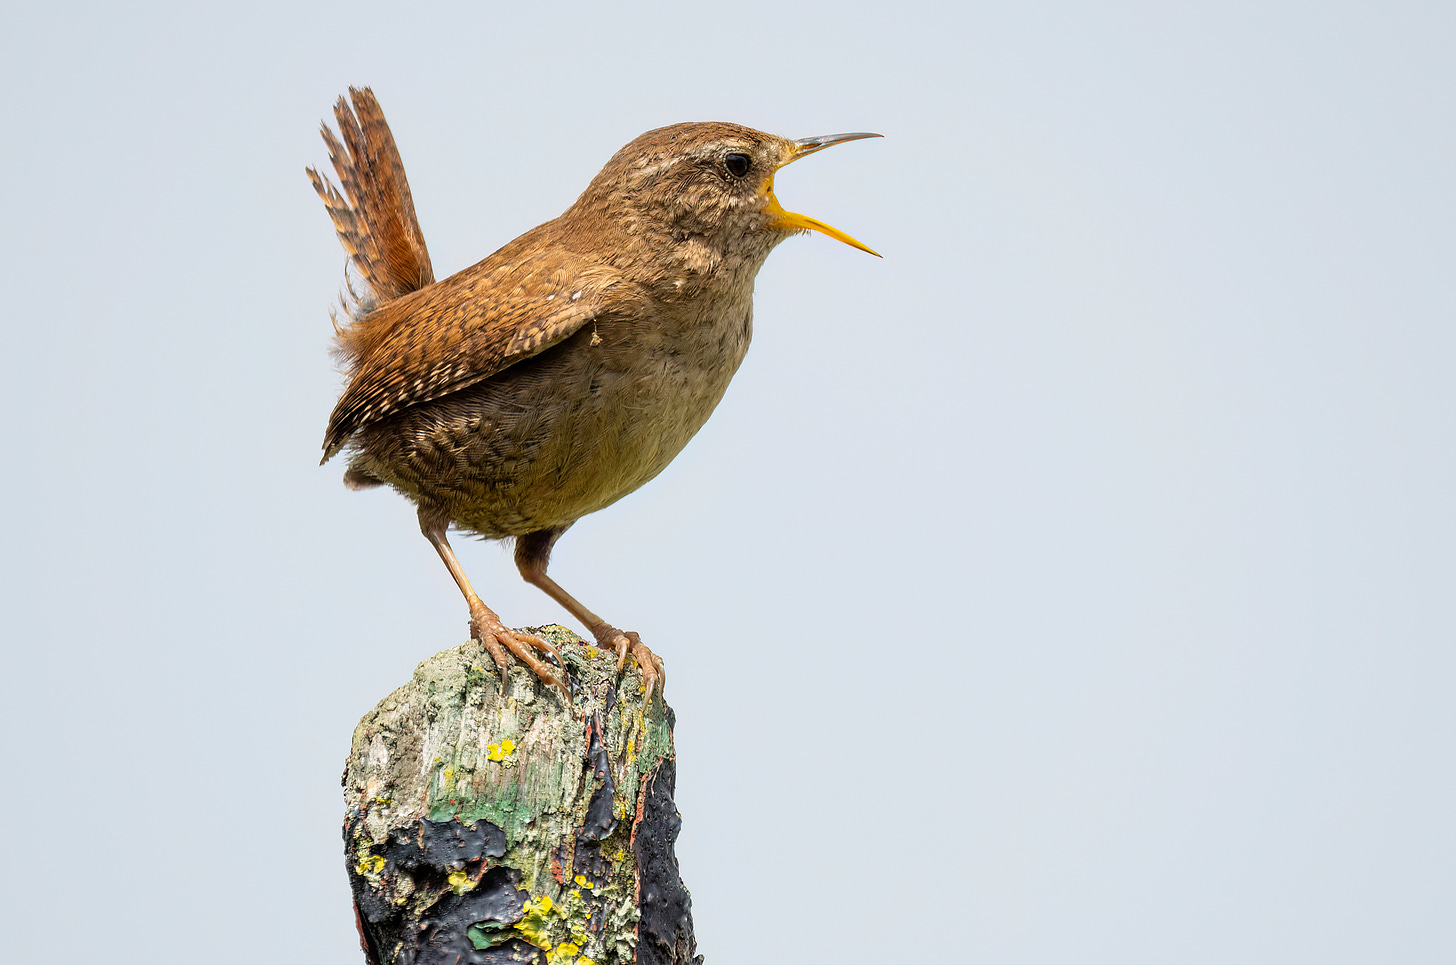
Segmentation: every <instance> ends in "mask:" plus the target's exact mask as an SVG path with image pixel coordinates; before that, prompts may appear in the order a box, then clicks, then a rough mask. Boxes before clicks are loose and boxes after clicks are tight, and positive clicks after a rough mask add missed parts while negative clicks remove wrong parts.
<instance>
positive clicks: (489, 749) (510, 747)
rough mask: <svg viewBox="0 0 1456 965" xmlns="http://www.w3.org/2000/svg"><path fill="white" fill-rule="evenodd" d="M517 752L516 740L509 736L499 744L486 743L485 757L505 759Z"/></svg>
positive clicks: (498, 759)
mask: <svg viewBox="0 0 1456 965" xmlns="http://www.w3.org/2000/svg"><path fill="white" fill-rule="evenodd" d="M515 752H516V742H515V741H513V740H511V739H510V738H509V737H507V738H506V739H505V740H503V741H501V742H500V743H499V744H486V745H485V757H486V759H487V760H491V761H503V760H505V759H506V758H507V757H510V756H511V755H512V754H514V753H515Z"/></svg>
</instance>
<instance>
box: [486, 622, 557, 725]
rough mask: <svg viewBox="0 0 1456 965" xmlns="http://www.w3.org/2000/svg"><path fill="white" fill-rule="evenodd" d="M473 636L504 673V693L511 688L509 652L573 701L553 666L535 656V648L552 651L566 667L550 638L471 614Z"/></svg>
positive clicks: (552, 654)
mask: <svg viewBox="0 0 1456 965" xmlns="http://www.w3.org/2000/svg"><path fill="white" fill-rule="evenodd" d="M470 635H471V637H473V638H474V639H476V640H479V641H480V645H481V646H482V647H484V648H485V650H486V652H487V653H489V654H490V656H491V659H492V660H494V661H495V665H496V668H497V669H498V670H500V675H501V695H502V696H504V695H505V694H506V692H507V691H508V690H509V685H510V672H511V661H510V658H509V657H507V656H506V652H507V651H509V652H510V653H511V654H512V655H514V656H515V658H516V659H517V660H519V661H521V663H523V664H525V665H526V666H527V667H529V668H530V670H531V672H532V673H534V674H535V675H536V677H537V679H538V680H540V681H541V682H542V683H544V684H548V685H551V686H554V687H556V688H558V689H559V690H560V691H561V694H562V696H564V697H565V698H566V702H567V703H568V704H570V703H571V691H570V690H568V689H567V687H566V685H565V684H564V683H562V682H561V681H560V680H559V679H558V678H557V676H556V674H555V673H553V672H552V668H551V667H549V666H548V665H547V664H546V663H545V662H543V661H542V660H541V659H540V658H538V657H537V656H536V653H535V651H537V650H539V651H541V652H542V653H549V654H551V656H552V657H553V658H555V660H556V665H557V666H558V667H561V668H563V670H564V669H565V667H566V661H564V660H562V659H561V654H560V653H559V652H557V650H556V648H555V647H554V646H552V645H551V642H550V641H549V640H546V639H544V638H542V637H538V636H536V635H535V634H534V633H522V632H521V631H519V630H512V629H509V628H508V627H506V626H504V625H503V624H501V622H500V621H499V620H493V619H489V618H485V619H478V618H474V617H472V618H471V620H470Z"/></svg>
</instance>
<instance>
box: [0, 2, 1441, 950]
mask: <svg viewBox="0 0 1456 965" xmlns="http://www.w3.org/2000/svg"><path fill="white" fill-rule="evenodd" d="M3 22H4V25H3V29H0V80H3V84H4V93H3V95H0V140H3V147H0V164H3V171H0V174H3V190H0V265H3V266H4V267H3V279H0V285H3V296H0V306H3V307H0V312H3V323H4V329H3V331H4V342H3V347H0V354H3V359H4V373H5V375H4V379H3V380H0V393H3V404H4V408H5V429H4V440H5V446H4V449H3V453H4V455H3V460H4V461H3V470H4V471H3V482H0V486H3V496H4V507H5V517H4V518H5V524H4V532H5V545H6V552H5V553H4V563H3V564H0V566H3V567H4V576H3V581H0V586H3V590H0V592H3V595H4V599H3V607H0V613H3V617H0V619H3V621H4V622H3V627H4V629H3V636H4V644H3V646H4V668H3V676H4V693H5V696H4V700H3V701H0V714H3V720H0V725H3V727H4V738H3V740H4V758H3V767H4V774H5V793H4V795H3V797H4V811H3V814H0V817H3V822H4V823H3V826H4V828H5V831H6V845H5V862H4V863H5V867H6V871H5V873H4V876H3V882H0V890H3V892H4V896H3V900H0V907H3V908H4V912H3V915H4V917H5V918H6V919H7V921H8V926H7V937H6V939H5V946H6V952H5V956H4V957H5V958H6V959H7V960H9V961H14V962H42V961H106V962H109V963H133V962H137V963H141V962H146V963H153V962H194V961H199V960H206V961H209V962H216V963H234V962H236V963H243V962H249V963H251V962H294V961H297V962H310V963H314V965H323V963H357V962H359V961H360V960H361V958H360V955H359V952H358V950H357V946H356V942H355V937H354V926H353V921H352V915H351V912H350V908H349V903H348V893H347V886H346V882H345V877H344V873H343V869H342V858H341V845H340V840H339V830H338V828H339V821H340V818H341V810H342V809H341V803H340V798H339V791H338V775H339V772H340V770H341V763H342V759H343V757H344V754H345V753H346V751H347V749H348V745H349V737H350V733H351V730H352V728H353V726H354V723H355V722H356V721H357V720H358V718H359V717H360V716H361V715H362V714H363V713H364V712H365V711H367V710H368V709H369V708H370V707H371V706H372V705H373V704H374V702H375V701H376V700H378V699H379V698H381V697H383V696H384V695H385V694H386V693H388V692H389V691H390V690H391V689H393V688H394V687H395V686H396V685H398V684H399V683H401V682H403V681H404V680H405V679H407V677H408V676H409V674H410V672H411V671H412V669H413V667H414V665H415V664H416V662H418V661H419V660H421V659H423V658H425V657H426V656H428V655H429V654H431V653H433V652H435V651H437V650H440V649H444V648H445V647H448V646H452V645H454V644H456V643H458V642H460V641H461V640H462V639H463V638H464V631H465V621H466V612H465V607H464V606H463V604H462V602H461V600H460V597H459V595H458V593H457V592H456V590H455V588H454V586H453V585H452V584H451V582H450V580H449V578H448V576H447V574H446V573H445V570H444V569H443V567H441V566H440V564H439V562H438V560H437V559H436V557H435V555H434V553H433V551H432V550H431V549H430V547H429V545H428V544H427V543H426V542H425V540H424V539H423V538H421V537H420V535H419V533H418V531H417V529H416V526H415V522H414V519H413V513H412V511H411V508H410V506H409V505H408V504H407V503H406V502H405V501H404V500H402V499H400V498H398V497H397V496H395V495H393V494H392V493H389V492H387V491H374V492H370V493H363V494H358V493H350V492H348V491H346V490H345V489H344V488H343V487H342V486H341V485H340V482H339V476H340V473H341V472H342V466H340V465H335V464H330V465H329V466H328V467H326V468H323V469H320V468H319V467H318V466H317V465H316V463H317V461H318V455H319V443H320V440H321V438H322V432H323V426H324V422H325V419H326V417H327V415H328V412H329V409H330V408H331V406H332V404H333V400H334V398H335V396H336V394H337V392H338V390H339V380H338V377H337V375H336V374H335V373H334V372H333V370H332V368H331V364H330V360H329V357H328V355H327V348H328V338H329V333H330V329H329V321H328V309H329V306H330V303H331V302H332V300H333V299H334V298H335V296H336V294H337V291H338V288H339V285H340V280H341V277H342V268H343V263H344V259H343V255H342V252H341V251H340V249H339V246H338V244H337V242H336V241H335V239H334V237H333V234H332V231H331V229H330V226H329V222H328V219H327V217H326V216H325V214H324V212H323V210H322V208H321V206H320V205H319V203H318V201H317V199H316V198H315V197H314V195H313V192H312V190H311V189H310V187H309V185H308V183H307V181H306V180H305V178H304V175H303V168H304V166H305V165H307V164H322V163H325V161H326V154H325V151H324V149H323V146H322V144H321V143H320V141H319V139H318V135H317V126H318V123H319V121H320V120H321V119H322V118H324V117H326V116H328V115H329V112H330V109H331V107H332V104H333V101H334V99H335V98H336V97H337V96H338V95H339V94H341V93H343V91H344V90H345V88H346V86H347V85H349V84H370V85H372V86H373V87H374V89H375V91H376V92H377V94H378V95H379V98H380V100H381V102H382V103H383V105H384V108H385V111H386V113H387V115H388V117H389V119H390V121H391V123H392V126H393V128H394V132H395V134H396V136H397V138H398V140H399V143H400V146H401V150H402V152H403V154H404V158H405V161H406V164H407V166H408V170H409V172H410V177H411V181H412V184H413V187H414V194H415V200H416V203H417V205H418V209H419V212H420V218H421V221H422V223H423V226H424V229H425V233H426V237H427V239H428V243H429V246H430V250H431V253H432V255H433V256H434V261H435V266H436V271H437V273H438V274H440V275H441V276H443V275H445V274H448V273H450V272H453V271H457V270H459V269H461V268H463V267H465V266H467V265H469V264H471V263H473V262H474V261H476V260H478V259H480V258H482V257H484V256H485V255H486V254H488V253H489V252H490V251H492V250H494V249H495V248H496V247H498V246H500V245H501V244H504V243H505V242H506V241H508V240H510V239H511V238H512V237H514V236H515V235H517V234H519V233H520V232H522V231H524V230H526V229H527V228H529V227H531V226H532V225H534V224H537V223H538V222H541V221H543V220H546V219H547V218H550V217H554V216H555V215H556V214H558V213H559V212H560V211H561V210H562V209H563V208H565V207H566V205H567V204H569V203H570V202H571V201H572V200H573V199H574V198H575V197H576V195H577V193H579V192H580V190H581V189H582V188H583V187H584V186H585V184H586V182H587V181H588V179H589V178H590V177H591V176H592V175H593V174H594V173H595V172H596V170H597V169H598V168H599V167H600V166H601V164H602V163H603V162H604V161H605V160H606V159H607V158H608V157H609V156H610V155H611V154H612V153H613V152H614V151H615V150H616V149H617V148H618V147H619V146H620V145H622V144H623V143H625V142H626V141H628V140H629V139H631V138H632V137H634V136H635V135H637V134H638V133H640V132H641V131H643V130H646V129H648V128H652V127H657V126H661V125H663V124H667V123H671V122H675V121H680V120H707V119H722V120H733V121H737V122H741V123H745V124H749V125H752V126H755V127H758V128H762V129H766V130H770V131H774V132H776V133H782V134H786V135H789V136H793V137H802V136H807V135H811V134H822V133H829V132H837V131H858V130H874V131H879V132H881V133H883V134H884V135H885V138H884V139H883V140H876V141H860V142H856V143H853V144H848V145H845V146H842V147H837V148H835V149H834V150H832V151H828V152H825V153H824V154H820V155H817V156H816V157H814V158H812V159H810V160H809V161H806V162H804V163H802V164H796V165H794V167H793V168H792V169H790V170H788V171H786V172H784V174H783V175H781V176H780V178H779V180H778V195H779V197H780V199H781V200H782V201H783V203H784V205H785V206H786V207H788V208H789V209H790V210H796V211H803V212H805V213H807V214H810V215H813V216H815V217H817V218H820V219H823V220H825V221H827V222H829V223H830V224H833V225H836V226H837V227H840V228H842V229H843V230H845V231H847V232H849V233H850V234H852V235H855V236H856V237H858V238H860V239H862V240H863V241H864V242H865V243H867V244H869V245H871V246H872V247H874V248H876V249H878V250H879V251H881V252H882V253H883V254H884V256H885V257H884V259H883V260H876V259H874V258H871V257H869V256H868V255H865V254H863V253H861V252H858V251H854V250H852V249H850V248H847V247H845V246H843V245H840V244H837V243H835V242H833V241H831V240H829V239H827V238H824V237H822V236H810V237H804V238H797V239H792V240H790V241H789V242H787V243H785V244H784V245H783V246H782V247H781V248H780V249H779V250H778V251H777V252H776V253H775V254H774V255H773V256H772V257H771V258H770V259H769V262H768V265H767V267H766V268H765V269H764V271H763V272H762V274H761V275H760V278H759V285H758V295H757V319H756V321H757V338H756V341H755V344H754V347H753V350H752V351H751V352H750V353H749V357H748V361H747V363H746V364H745V366H744V368H743V369H742V371H741V372H740V374H739V376H738V378H737V380H736V381H735V383H734V385H733V387H732V389H731V390H730V391H729V394H728V397H727V399H726V401H725V402H724V403H723V405H722V406H721V407H720V409H719V411H718V413H717V414H716V416H715V417H714V419H713V420H712V421H711V422H710V423H709V425H708V427H707V428H706V429H705V430H704V431H703V432H702V434H701V435H700V436H699V438H698V439H697V440H695V441H694V443H693V444H692V445H691V446H690V447H689V448H688V449H687V451H686V452H685V453H684V454H683V455H682V456H681V457H680V458H679V459H678V460H677V462H676V463H675V464H674V465H673V466H672V467H671V468H670V469H669V470H668V471H667V472H666V473H664V474H663V475H662V476H661V477H660V478H659V479H658V480H656V481H655V482H654V483H652V484H651V485H649V486H648V487H646V488H645V489H644V490H642V491H641V492H639V493H637V494H636V495H635V496H633V497H630V498H629V499H627V500H625V501H623V502H622V503H619V504H618V505H617V506H615V507H613V508H611V509H610V510H608V511H606V512H603V513H600V514H598V515H596V516H594V517H591V518H588V519H586V520H583V521H582V522H581V523H580V524H579V525H578V526H577V527H576V529H575V530H574V531H573V532H572V533H570V534H569V535H568V536H567V537H566V538H565V539H564V540H563V542H562V543H561V544H560V546H559V547H558V550H557V553H556V559H555V561H554V566H553V570H552V572H553V574H554V575H556V576H557V577H558V578H559V579H560V580H561V581H562V583H564V584H565V585H566V586H568V587H569V588H571V590H572V591H573V592H574V593H576V594H577V595H578V596H579V597H581V598H582V599H583V600H584V601H586V602H587V603H588V604H589V605H590V606H592V607H593V608H595V609H597V610H599V611H600V612H602V613H603V614H604V615H606V616H607V617H608V618H609V619H611V620H612V621H614V622H616V623H618V624H619V625H622V626H625V627H630V628H634V629H637V630H639V631H641V632H642V634H643V636H644V638H645V639H646V640H648V641H649V642H650V643H651V644H652V645H653V646H654V647H655V648H656V649H657V650H658V652H659V653H661V654H662V655H663V656H664V657H665V658H666V660H667V664H668V668H669V671H670V680H669V686H668V691H667V695H668V697H669V699H670V702H671V703H672V704H673V706H674V707H675V709H676V711H677V714H678V728H677V741H678V751H679V755H680V765H679V786H678V797H677V800H678V804H679V807H680V809H681V811H682V814H683V820H684V824H683V832H682V837H681V840H680V843H679V849H678V855H679V858H680V861H681V867H682V874H683V877H684V879H685V881H686V883H687V884H688V886H689V887H690V888H691V890H692V893H693V898H694V913H695V916H696V921H697V935H698V939H699V942H700V948H701V950H702V951H703V952H704V953H705V954H706V955H707V959H708V961H709V962H720V963H721V962H727V963H734V962H761V963H775V962H785V963H787V962H805V961H820V960H833V961H842V962H866V963H868V962H884V961H909V960H917V961H921V960H923V961H946V962H968V963H1057V965H1061V963H1070V962H1078V963H1080V962H1108V963H1118V965H1130V963H1150V965H1152V963H1158V965H1164V963H1174V962H1176V963H1229V962H1240V963H1295V962H1309V963H1345V962H1351V963H1353V962H1370V963H1377V962H1378V963H1389V962H1400V963H1449V962H1451V961H1453V960H1456V777H1453V759H1456V746H1453V745H1456V699H1453V683H1456V680H1453V677H1456V657H1453V643H1456V592H1453V577H1456V549H1453V546H1456V525H1453V524H1456V515H1453V509H1452V506H1453V483H1456V479H1453V475H1456V458H1453V456H1456V452H1453V439H1456V435H1453V433H1456V389H1453V382H1452V371H1453V362H1456V336H1453V323H1456V311H1453V309H1456V274H1453V272H1456V257H1453V256H1456V190H1453V186H1456V133H1453V132H1456V43H1453V40H1456V30H1453V28H1456V7H1453V6H1452V5H1451V4H1450V3H1437V2H1431V3H1425V4H1422V3H1404V2H1393V3H1392V2H1388V0H1385V2H1380V3H1376V2H1366V3H1344V2H1334V3H1330V2H1319V3H1316V2H1306V3H1295V2H1277V0H1276V2H1267V0H1261V2H1242V3H1241V2H1229V3H1218V4H1199V3H1192V4H1158V3H1136V2H1118V3H1110V4H1100V5H1093V4H1080V3H1071V2H1015V3H972V4H969V5H965V4H959V3H957V4H949V3H947V4H944V5H935V4H913V3H909V4H906V3H898V4H870V3H854V2H848V3H846V2H840V3H834V4H829V3H822V4H811V3H804V4H791V3H772V4H770V3H761V2H758V0H740V2H733V3H715V4H696V3H695V4H687V3H671V4H668V3H663V4H637V5H622V4H591V5H587V4H580V5H559V6H558V5H548V4H536V5H530V4H511V5H505V4H497V3H485V2H478V3H472V4H455V5H433V4H411V5H405V4H379V3H361V4H332V5H331V4H321V3H314V2H308V0H304V2H297V3H287V4H283V3H269V2H263V3H260V4H241V5H231V6H228V7H226V8H224V7H215V8H214V7H209V6H206V5H198V4H181V3H145V2H143V3H135V4H66V3H54V4H26V5H21V4H11V5H10V7H9V8H8V9H7V10H6V12H5V14H4V18H3ZM457 546H458V547H459V548H460V550H461V553H462V557H463V560H464V563H465V566H466V568H467V570H468V572H469V573H471V574H472V576H473V578H474V581H475V583H476V586H477V587H478V588H480V590H481V592H482V594H483V595H484V596H485V598H486V599H487V600H488V601H489V602H490V603H491V604H492V605H493V606H494V607H496V608H497V609H498V610H499V611H500V612H501V613H502V614H503V616H504V617H505V619H506V620H507V621H508V622H512V623H515V624H517V625H526V624H534V623H544V622H552V621H557V620H563V619H565V616H564V614H562V613H561V611H560V610H559V609H557V608H556V607H555V606H554V604H552V603H551V602H550V601H549V600H547V599H546V598H545V597H544V596H543V595H541V594H540V593H538V592H537V591H535V590H532V589H530V588H529V587H526V586H525V585H524V584H522V583H521V582H520V581H519V579H518V578H517V576H516V574H515V571H514V567H513V566H512V565H511V562H510V557H509V553H508V552H507V551H503V550H502V549H501V548H500V547H498V546H496V545H494V544H476V543H471V542H468V541H462V542H460V543H457Z"/></svg>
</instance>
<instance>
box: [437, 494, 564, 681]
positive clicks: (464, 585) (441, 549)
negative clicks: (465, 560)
mask: <svg viewBox="0 0 1456 965" xmlns="http://www.w3.org/2000/svg"><path fill="white" fill-rule="evenodd" d="M448 526H449V520H448V519H446V518H445V517H443V516H440V515H439V514H438V513H427V512H426V511H425V509H424V507H421V508H420V530H421V532H423V533H424V534H425V538H426V539H428V540H429V541H430V545H432V546H434V547H435V552H437V553H439V554H440V559H442V560H444V561H445V566H446V568H447V569H449V570H450V575H451V576H453V577H455V584H456V585H457V586H459V587H460V592H461V593H463V594H465V602H466V603H467V604H468V605H469V606H470V635H471V636H472V637H473V638H475V639H476V640H479V641H480V645H481V646H483V647H485V649H486V651H487V652H488V653H489V654H490V656H491V659H492V660H494V661H495V665H496V667H498V668H499V669H500V675H501V692H502V693H504V692H505V690H506V685H507V683H508V682H509V679H510V669H511V662H510V659H509V658H508V657H507V656H506V651H510V652H511V653H513V654H515V655H516V658H517V659H518V660H520V661H521V663H523V664H525V665H526V666H527V667H530V668H531V670H532V672H533V673H535V674H536V676H537V677H539V678H540V679H541V680H542V681H543V682H544V683H548V684H553V685H555V686H557V687H560V688H561V692H562V693H563V694H565V695H566V702H567V703H568V704H569V703H571V691H569V690H567V689H566V685H565V684H563V683H562V682H561V681H560V680H559V679H557V677H556V675H555V674H553V673H552V672H551V668H550V667H548V666H546V664H545V663H543V662H542V661H541V660H540V658H538V657H537V656H536V654H535V651H536V650H540V651H541V652H543V653H549V654H551V656H553V657H555V658H556V663H557V665H558V666H560V667H561V670H562V673H565V672H566V661H564V660H562V659H561V654H559V653H557V652H556V648H555V647H553V646H552V645H551V643H550V642H549V641H547V640H543V639H542V638H540V637H538V636H535V635H533V634H530V633H520V632H518V631H516V630H512V629H510V628H509V627H507V626H506V625H505V624H503V623H501V619H500V617H498V616H496V614H495V611H494V610H492V609H491V608H490V607H488V606H486V605H485V603H484V602H483V601H482V600H481V599H480V597H478V596H476V595H475V590H474V588H472V587H471V585H470V581H469V580H468V579H466V578H465V571H464V570H463V569H461V568H460V561H459V560H457V559H456V558H455V551H454V550H452V549H451V548H450V541H449V540H448V539H446V538H445V530H446V527H448ZM533 648H534V649H533Z"/></svg>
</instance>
